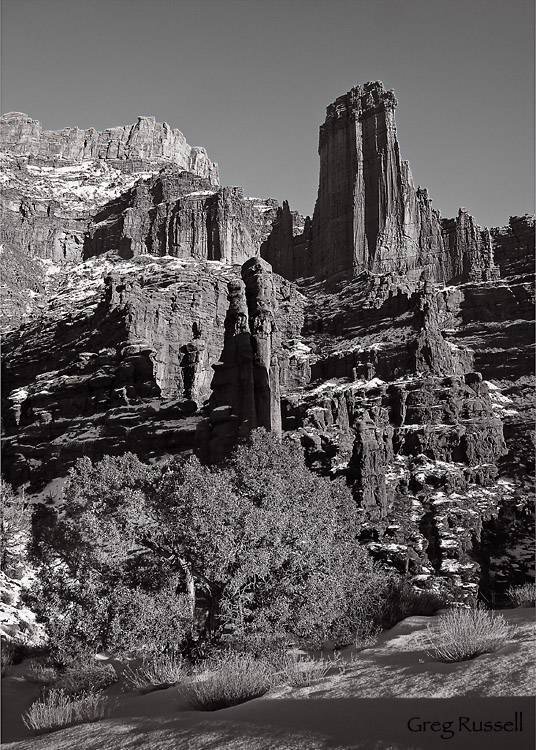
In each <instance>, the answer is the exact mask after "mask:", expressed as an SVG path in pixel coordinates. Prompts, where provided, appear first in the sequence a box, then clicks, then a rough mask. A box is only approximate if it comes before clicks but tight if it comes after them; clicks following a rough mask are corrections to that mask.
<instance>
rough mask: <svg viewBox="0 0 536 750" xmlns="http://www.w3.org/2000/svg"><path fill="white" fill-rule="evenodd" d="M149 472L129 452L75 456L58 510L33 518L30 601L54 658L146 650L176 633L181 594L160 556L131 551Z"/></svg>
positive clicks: (183, 614)
mask: <svg viewBox="0 0 536 750" xmlns="http://www.w3.org/2000/svg"><path fill="white" fill-rule="evenodd" d="M156 474H157V471H155V470H153V469H151V468H150V467H147V466H144V465H143V464H141V462H140V461H139V460H138V459H137V458H136V457H135V456H133V455H131V454H127V455H125V456H122V457H120V458H112V457H106V458H105V459H104V460H103V461H101V462H100V463H99V464H97V465H95V466H92V465H91V462H90V461H89V460H88V459H80V460H79V461H78V462H77V464H76V466H75V468H74V469H73V470H71V472H70V475H69V478H68V481H67V483H66V487H65V491H64V494H65V502H64V504H63V506H62V507H61V508H60V510H59V511H54V510H52V511H49V512H48V514H47V515H42V517H41V518H40V519H39V522H38V523H37V524H36V535H37V544H36V552H37V555H38V558H39V562H40V566H39V575H38V580H37V582H36V584H35V587H34V591H33V601H32V606H33V607H34V609H35V611H36V613H37V614H38V616H39V617H40V618H41V619H42V620H44V622H45V623H46V624H47V630H48V634H49V638H50V645H51V653H52V655H53V656H54V657H55V659H56V660H57V661H58V663H60V664H69V663H70V662H72V661H73V660H75V659H76V658H78V657H84V656H86V657H87V656H90V655H93V654H94V653H95V652H98V651H100V650H105V649H111V650H113V651H114V652H116V653H118V654H124V653H128V652H130V651H132V650H134V651H136V650H149V651H151V650H154V651H158V650H161V649H162V648H165V647H167V646H168V645H169V643H173V644H176V643H177V642H180V641H181V640H182V639H183V638H184V634H185V628H184V623H185V621H187V620H188V612H187V606H186V605H185V601H184V597H181V596H177V595H176V589H177V579H176V575H175V576H173V571H172V570H171V569H170V567H169V566H168V565H166V561H165V560H159V561H158V563H159V564H158V565H155V564H154V561H153V560H152V559H150V558H149V559H148V558H147V557H145V556H143V555H140V554H138V551H137V544H136V539H135V535H134V528H135V527H136V523H137V521H136V519H137V515H138V513H139V512H141V513H143V508H144V505H145V497H146V494H147V493H148V492H149V491H150V488H151V483H152V482H154V481H155V475H156Z"/></svg>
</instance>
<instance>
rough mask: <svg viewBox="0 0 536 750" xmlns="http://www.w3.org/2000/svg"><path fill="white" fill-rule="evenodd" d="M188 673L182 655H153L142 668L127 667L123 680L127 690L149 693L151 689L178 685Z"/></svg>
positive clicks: (145, 661)
mask: <svg viewBox="0 0 536 750" xmlns="http://www.w3.org/2000/svg"><path fill="white" fill-rule="evenodd" d="M187 673H188V668H187V666H186V664H185V663H184V660H183V658H182V656H181V655H180V654H179V655H178V656H177V655H175V654H153V655H152V656H151V657H150V658H147V659H145V660H144V662H143V663H142V664H141V666H139V667H137V668H135V669H132V668H131V667H130V666H129V667H127V668H126V669H125V671H124V672H123V680H124V682H125V685H126V687H127V688H130V689H136V690H142V691H145V692H147V691H148V690H150V689H151V688H160V687H171V686H173V685H176V684H177V682H181V681H182V680H183V679H184V678H185V677H186V675H187Z"/></svg>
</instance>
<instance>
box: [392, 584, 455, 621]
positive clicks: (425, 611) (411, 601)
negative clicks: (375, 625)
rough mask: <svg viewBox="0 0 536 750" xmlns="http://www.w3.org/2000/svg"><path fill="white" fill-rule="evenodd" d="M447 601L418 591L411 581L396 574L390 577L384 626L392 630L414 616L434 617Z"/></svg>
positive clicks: (427, 592) (429, 592) (426, 592)
mask: <svg viewBox="0 0 536 750" xmlns="http://www.w3.org/2000/svg"><path fill="white" fill-rule="evenodd" d="M445 606H446V601H445V600H444V599H443V598H441V597H440V596H439V595H438V594H435V593H434V592H432V591H416V590H415V589H414V588H413V587H412V586H411V584H410V583H409V581H408V580H407V579H405V578H400V577H399V576H397V575H396V574H391V575H390V576H389V580H388V584H387V587H386V591H385V600H384V604H383V612H382V625H383V627H385V628H391V627H393V625H396V623H397V622H400V621H401V620H404V619H405V618H406V617H413V616H414V615H423V616H429V615H434V614H435V613H436V612H437V610H438V609H442V608H443V607H445Z"/></svg>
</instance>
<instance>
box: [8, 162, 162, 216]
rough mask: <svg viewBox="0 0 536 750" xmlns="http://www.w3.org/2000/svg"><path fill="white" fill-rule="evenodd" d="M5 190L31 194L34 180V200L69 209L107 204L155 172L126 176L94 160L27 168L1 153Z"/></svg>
mask: <svg viewBox="0 0 536 750" xmlns="http://www.w3.org/2000/svg"><path fill="white" fill-rule="evenodd" d="M0 165H1V168H2V183H3V187H4V188H15V189H17V190H21V191H22V192H23V193H25V192H27V191H26V190H25V187H27V183H28V180H29V179H31V195H32V200H37V201H39V200H42V201H52V200H54V201H57V202H58V203H59V204H61V206H62V207H63V208H65V209H67V210H80V208H85V209H87V208H89V207H94V206H100V205H104V204H105V203H108V202H109V201H111V200H113V199H114V198H117V197H119V195H121V193H124V192H125V191H126V190H128V189H129V188H131V187H132V186H133V185H134V184H135V183H136V182H137V181H138V180H147V179H149V178H150V177H152V176H153V174H155V173H156V172H157V171H158V169H155V171H154V172H143V171H140V172H135V173H133V174H125V173H123V172H121V171H120V170H119V169H115V168H114V167H112V166H110V164H108V162H107V161H106V160H101V159H91V160H86V161H82V162H80V163H79V164H73V165H68V166H64V167H47V166H37V165H33V164H26V165H24V162H23V160H21V159H20V157H15V156H13V155H11V154H7V153H0Z"/></svg>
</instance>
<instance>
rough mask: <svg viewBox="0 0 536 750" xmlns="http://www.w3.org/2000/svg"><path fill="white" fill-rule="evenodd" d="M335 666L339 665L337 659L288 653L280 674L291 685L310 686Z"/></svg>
mask: <svg viewBox="0 0 536 750" xmlns="http://www.w3.org/2000/svg"><path fill="white" fill-rule="evenodd" d="M334 667H335V668H337V667H338V661H337V660H334V661H330V660H329V659H310V658H307V657H305V656H303V655H296V654H287V656H286V659H285V662H284V664H283V668H282V669H281V672H280V676H281V679H282V680H283V682H285V683H286V684H288V685H290V686H291V687H296V688H298V687H309V685H312V684H313V683H314V682H318V680H322V679H324V677H325V676H326V675H327V674H328V672H329V671H330V669H333V668H334ZM339 671H340V670H339Z"/></svg>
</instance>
